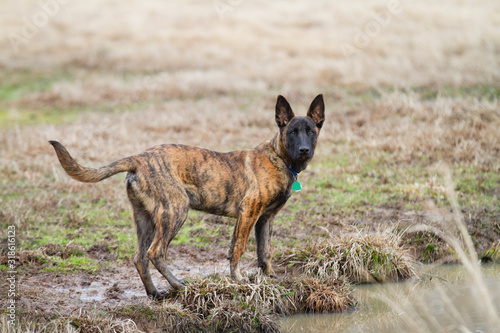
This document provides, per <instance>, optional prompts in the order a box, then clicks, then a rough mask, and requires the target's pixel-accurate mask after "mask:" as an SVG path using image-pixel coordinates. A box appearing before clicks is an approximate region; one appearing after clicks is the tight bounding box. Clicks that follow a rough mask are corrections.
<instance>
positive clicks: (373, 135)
mask: <svg viewBox="0 0 500 333" xmlns="http://www.w3.org/2000/svg"><path fill="white" fill-rule="evenodd" d="M0 9H1V10H0V12H1V13H2V14H1V16H0V22H1V23H2V27H6V28H4V29H1V30H0V48H1V49H2V52H1V53H0V223H1V227H2V234H1V238H0V247H1V250H0V251H1V253H0V254H1V256H0V265H1V266H0V269H1V271H0V272H1V273H0V274H1V275H2V277H3V276H5V277H7V276H9V274H10V273H8V272H9V271H10V269H9V262H8V253H9V251H10V249H9V246H10V245H12V243H11V242H10V241H9V239H11V238H12V237H7V236H8V231H9V230H14V229H15V237H14V238H15V242H14V243H15V246H14V247H15V252H16V257H17V259H16V265H17V268H16V274H15V276H16V283H17V287H16V288H17V289H16V306H17V308H16V310H17V314H18V317H19V318H22V320H21V322H20V323H19V325H21V326H22V327H21V331H23V332H24V331H33V330H35V331H43V330H44V329H45V330H47V331H51V330H53V329H57V330H61V331H63V330H67V329H68V330H69V329H80V330H81V331H92V330H96V331H97V328H96V327H100V328H101V329H102V330H108V331H112V330H118V331H120V330H121V331H130V330H143V331H154V330H158V329H161V328H165V327H170V326H168V325H172V323H171V322H169V320H171V319H169V318H170V317H169V316H167V315H165V313H171V312H172V313H173V312H175V315H176V316H187V317H189V316H190V314H183V313H182V311H181V310H182V309H181V310H179V309H180V305H179V304H180V303H171V304H170V303H168V302H167V303H165V304H157V303H155V302H152V301H150V300H147V298H146V295H145V293H144V291H143V287H142V283H141V281H140V279H139V276H138V274H137V272H136V270H135V267H134V264H133V260H132V258H133V255H134V253H135V244H136V239H135V230H134V226H133V223H132V214H131V210H130V207H129V203H128V200H127V197H126V193H125V188H124V179H125V176H124V175H123V174H121V175H118V176H115V177H113V178H111V179H108V180H106V181H103V182H101V183H98V184H83V183H78V182H76V181H74V180H72V179H70V178H69V177H68V176H67V175H66V174H65V173H64V171H63V170H62V168H61V167H60V165H59V163H58V161H57V158H56V156H55V154H54V151H53V149H52V147H51V146H50V145H49V144H48V141H49V140H58V141H60V142H61V143H63V144H64V145H65V146H66V147H67V148H68V150H69V151H70V152H71V153H72V154H73V156H74V157H75V158H76V159H77V161H79V162H80V163H81V164H83V165H85V166H91V167H98V166H102V165H105V164H108V163H110V162H112V161H115V160H117V159H119V158H121V157H125V156H130V155H133V154H137V153H140V152H141V151H143V150H144V149H146V148H149V147H151V146H154V145H156V144H160V143H184V144H190V145H195V146H202V147H205V148H209V149H213V150H217V151H230V150H235V149H246V148H251V147H254V146H257V145H258V144H259V143H261V142H263V141H265V140H269V139H271V138H272V137H273V135H274V134H275V133H276V131H277V128H276V125H275V122H274V106H275V102H276V96H277V95H279V94H281V95H284V96H285V97H286V98H287V99H288V101H289V102H290V104H291V105H292V108H293V109H294V111H295V113H296V114H301V115H304V114H305V113H306V111H307V107H308V106H309V103H310V102H311V101H312V99H313V98H314V97H315V96H316V95H317V94H319V93H322V94H323V95H324V97H325V104H326V110H327V111H326V122H325V125H324V127H323V130H322V132H321V135H320V137H319V144H318V148H317V151H316V155H315V157H314V159H313V161H312V163H311V164H310V166H309V167H308V169H306V170H305V171H304V172H303V173H301V174H300V176H299V179H300V181H301V183H302V186H303V190H302V191H300V192H296V193H294V194H293V196H292V197H291V199H290V200H289V201H288V203H287V204H286V206H285V207H284V208H283V209H282V211H281V212H280V213H279V214H278V216H277V218H276V220H275V223H274V231H273V246H274V252H275V254H276V260H275V262H276V265H278V262H280V263H282V265H281V266H280V267H279V272H280V274H281V275H284V276H291V275H293V274H292V273H293V272H292V271H293V269H291V268H290V267H291V265H290V262H289V261H286V260H285V259H286V258H289V256H290V255H292V254H294V253H295V254H297V253H298V254H300V255H301V253H302V252H301V251H302V250H301V249H308V248H310V247H311V246H313V245H314V244H318V243H321V242H324V241H328V240H332V239H333V238H335V237H339V238H338V239H341V240H342V239H348V238H349V237H353V235H358V236H359V235H362V236H361V237H369V236H370V235H374V234H385V233H391V234H393V235H394V237H395V238H397V239H398V242H399V243H398V246H401V249H403V251H404V252H405V254H408V255H411V256H412V258H414V260H415V261H417V262H420V263H426V264H427V263H444V262H456V261H457V260H458V259H457V256H456V249H454V248H453V247H452V246H450V245H449V244H448V243H446V242H445V240H444V239H443V237H441V236H440V235H439V232H438V233H437V234H436V233H435V232H434V233H433V232H430V231H429V230H431V229H433V228H434V229H438V230H443V229H447V222H448V221H450V220H453V219H454V218H455V217H456V212H454V211H453V210H452V208H453V207H452V201H450V200H451V199H450V196H452V195H456V196H457V198H458V205H459V206H460V213H461V215H462V216H463V220H464V223H465V225H466V227H467V231H468V233H469V234H470V236H471V238H472V241H473V246H474V250H475V253H477V256H478V257H479V258H482V259H483V261H495V260H497V259H498V258H497V257H498V249H499V248H500V219H499V216H500V176H499V172H500V130H499V128H500V105H499V97H500V56H499V54H500V34H498V26H500V3H499V2H496V1H483V2H481V3H478V2H477V1H472V0H465V1H452V0H446V1H440V2H438V3H437V2H434V1H431V0H424V1H419V2H418V3H412V2H409V1H381V0H369V1H362V0H356V1H336V2H331V1H327V0H317V1H309V2H306V1H296V2H285V1H274V2H272V3H268V2H263V1H257V2H250V1H229V0H228V1H226V0H220V1H214V2H212V1H201V0H192V1H188V2H183V3H182V4H180V2H179V3H175V4H174V3H173V2H162V1H157V0H147V1H139V0H130V1H126V2H119V1H114V0H105V1H102V0H101V1H97V0H89V1H85V2H77V1H56V0H52V1H45V2H43V1H42V2H38V1H28V0H26V1H3V2H1V3H0ZM447 172H449V174H450V175H451V177H450V178H451V181H452V183H453V185H452V186H451V187H450V186H448V185H449V184H447V182H446V181H445V178H446V177H445V175H446V174H447ZM233 225H234V221H232V220H231V219H227V218H222V217H216V216H212V215H209V214H205V213H200V212H195V211H192V212H190V215H189V217H188V221H187V222H186V224H185V225H184V227H183V228H182V229H181V231H180V233H179V234H178V236H177V237H176V239H175V240H174V242H173V244H172V246H171V247H170V250H169V258H168V262H169V266H170V267H171V268H172V270H173V271H174V273H175V274H177V275H178V276H180V277H188V278H189V279H195V277H206V276H207V275H210V274H216V273H219V274H222V275H224V274H226V275H227V274H228V261H227V260H226V256H227V252H228V249H229V245H230V240H231V236H232V230H233ZM422 225H425V226H429V227H430V228H424V227H420V228H419V229H418V230H419V231H416V230H414V227H415V226H422ZM412 227H413V229H412ZM152 271H153V270H152ZM242 271H243V272H244V273H245V272H252V273H255V272H256V255H255V240H254V238H253V236H251V238H250V241H249V244H248V246H247V251H246V253H245V255H244V258H243V267H242ZM153 277H154V279H155V281H156V283H157V284H158V285H159V287H160V288H162V289H166V288H167V284H166V282H165V281H164V280H163V279H162V278H161V277H160V276H159V274H156V273H155V274H153ZM350 282H353V283H356V282H359V281H355V279H354V281H353V280H350ZM362 282H367V281H362ZM262 283H264V284H265V283H267V282H262ZM40 287H42V288H40ZM8 291H9V287H8V283H7V280H6V278H2V281H1V282H0V299H1V300H2V310H0V314H4V315H5V316H3V317H2V318H3V319H2V321H1V323H0V325H3V326H2V327H3V328H4V329H5V327H6V325H7V323H6V321H7V314H8V311H5V310H4V309H6V308H7V305H8V304H7V300H8V299H9V297H8V295H7V294H8ZM4 302H5V303H4ZM169 311H170V312H169ZM103 318H106V320H104V319H103ZM252 320H253V319H252ZM174 324H175V323H174ZM51 325H52V326H51ZM99 325H101V326H99ZM106 325H107V326H106ZM162 325H164V326H162ZM264 326H265V325H264ZM264 326H261V328H262V327H264ZM271 326H272V325H271ZM186 327H187V326H186ZM228 327H229V326H228ZM236 327H238V326H236ZM265 327H267V326H265ZM188 328H189V327H187V328H185V329H186V330H188ZM177 329H178V330H180V331H182V330H183V329H184V328H182V327H177Z"/></svg>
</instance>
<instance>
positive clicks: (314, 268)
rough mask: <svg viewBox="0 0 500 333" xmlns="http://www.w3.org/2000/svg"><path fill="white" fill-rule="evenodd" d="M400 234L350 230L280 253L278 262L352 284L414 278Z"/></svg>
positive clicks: (311, 273) (413, 266) (305, 272)
mask: <svg viewBox="0 0 500 333" xmlns="http://www.w3.org/2000/svg"><path fill="white" fill-rule="evenodd" d="M401 237H402V235H397V234H394V233H393V232H391V231H390V230H389V229H386V230H384V231H381V232H376V233H364V232H360V231H357V232H351V233H346V234H343V235H341V236H334V237H331V238H330V239H329V240H323V241H321V242H316V243H314V244H311V245H309V246H307V247H305V248H299V249H295V250H292V251H289V252H288V253H286V252H285V253H284V254H281V255H280V259H279V262H280V264H282V265H287V266H288V267H293V268H294V269H299V271H300V272H303V273H304V274H306V275H310V276H315V277H321V278H333V279H338V278H340V277H343V276H344V277H345V278H347V279H348V280H349V281H352V282H353V283H368V282H369V283H371V282H394V281H401V280H405V279H408V278H412V277H417V276H418V273H417V269H416V262H415V260H414V259H413V258H412V257H411V256H410V255H409V254H408V249H405V248H404V247H403V246H402V244H401Z"/></svg>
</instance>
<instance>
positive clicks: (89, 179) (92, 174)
mask: <svg viewBox="0 0 500 333" xmlns="http://www.w3.org/2000/svg"><path fill="white" fill-rule="evenodd" d="M49 142H50V144H51V145H52V146H53V147H54V149H55V151H56V154H57V158H59V162H61V165H62V167H63V168H64V170H65V171H66V173H67V174H68V175H69V176H71V178H73V179H76V180H78V181H81V182H85V183H97V182H100V181H101V180H103V179H106V178H108V177H111V176H113V175H115V174H117V173H120V172H125V171H135V168H136V166H135V163H134V159H133V158H131V157H126V158H123V159H121V160H118V161H116V162H113V163H111V164H109V165H106V166H103V167H100V168H98V169H92V168H86V167H83V166H81V165H80V164H78V163H77V162H76V161H75V159H74V158H73V157H71V155H70V154H69V153H68V151H67V150H66V148H64V146H63V145H62V144H60V143H59V142H57V141H49Z"/></svg>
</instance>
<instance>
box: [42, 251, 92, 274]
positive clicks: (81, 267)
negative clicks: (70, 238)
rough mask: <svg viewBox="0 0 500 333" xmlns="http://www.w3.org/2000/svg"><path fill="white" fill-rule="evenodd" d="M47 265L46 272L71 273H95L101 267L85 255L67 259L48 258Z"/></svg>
mask: <svg viewBox="0 0 500 333" xmlns="http://www.w3.org/2000/svg"><path fill="white" fill-rule="evenodd" d="M47 258H48V259H47V263H46V264H45V265H44V266H45V267H44V269H43V270H44V271H46V272H59V273H70V272H78V271H88V272H91V273H95V272H96V271H97V270H98V269H99V267H100V263H99V261H97V260H95V259H91V258H89V257H87V256H84V255H72V256H70V257H69V258H67V259H62V258H59V257H55V256H49V257H47Z"/></svg>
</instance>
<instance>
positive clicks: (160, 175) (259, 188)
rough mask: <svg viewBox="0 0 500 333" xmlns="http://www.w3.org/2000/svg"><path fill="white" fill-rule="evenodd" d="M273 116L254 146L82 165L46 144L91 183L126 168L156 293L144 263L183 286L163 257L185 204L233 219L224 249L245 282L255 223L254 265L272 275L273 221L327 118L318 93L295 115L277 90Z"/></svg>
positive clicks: (164, 149)
mask: <svg viewBox="0 0 500 333" xmlns="http://www.w3.org/2000/svg"><path fill="white" fill-rule="evenodd" d="M275 120H276V124H277V125H278V129H279V131H278V133H277V134H276V135H275V136H274V137H273V138H272V139H271V140H270V141H267V142H264V143H262V144H260V145H259V146H257V147H255V148H253V149H248V150H238V151H232V152H228V153H220V152H215V151H211V150H207V149H203V148H197V147H193V146H187V145H177V144H168V145H158V146H155V147H153V148H150V149H148V150H146V151H144V152H143V153H141V154H138V155H135V156H130V157H126V158H123V159H120V160H118V161H116V162H113V163H111V164H109V165H107V166H103V167H101V168H97V169H93V168H87V167H83V166H81V165H79V164H78V163H77V162H76V161H75V160H74V159H73V157H71V155H70V154H69V153H68V151H67V150H66V148H65V147H64V146H63V145H62V144H60V143H59V142H57V141H50V144H52V146H53V147H54V149H55V151H56V154H57V157H58V159H59V162H60V163H61V165H62V167H63V168H64V170H65V171H66V173H67V174H68V175H69V176H71V177H72V178H74V179H76V180H78V181H81V182H89V183H95V182H99V181H101V180H103V179H106V178H108V177H111V176H113V175H115V174H117V173H120V172H127V177H126V185H127V186H126V187H127V194H128V198H129V200H130V203H131V205H132V209H133V215H134V222H135V227H136V231H137V240H138V242H137V253H136V255H135V258H134V263H135V266H136V268H137V271H138V272H139V275H140V277H141V280H142V282H143V284H144V287H145V289H146V294H147V295H148V296H149V297H151V298H153V299H157V300H161V299H163V298H164V297H165V294H166V293H165V292H160V291H158V290H157V289H156V287H155V285H154V284H153V281H152V279H151V275H150V273H149V262H150V261H151V262H152V263H153V265H154V266H155V267H156V269H158V271H159V272H160V273H161V274H162V275H163V276H164V277H165V279H167V281H168V282H169V283H170V285H171V286H172V287H173V288H175V289H178V290H182V289H184V288H185V285H184V282H183V281H181V280H178V279H177V278H176V277H175V276H174V275H173V274H172V272H171V271H170V270H169V269H168V268H167V265H166V262H165V259H166V255H167V249H168V246H169V244H170V242H171V241H172V239H173V238H174V237H175V235H176V234H177V232H178V231H179V229H180V228H181V227H182V225H183V223H184V221H185V220H186V218H187V214H188V210H189V209H195V210H199V211H204V212H208V213H212V214H216V215H222V216H228V217H232V218H236V219H237V221H236V226H235V228H234V234H233V238H232V242H231V248H230V252H229V260H230V272H231V277H232V279H234V280H236V281H242V278H243V277H242V275H241V272H240V266H239V262H240V258H241V256H242V255H243V253H244V251H245V246H246V244H247V241H248V236H249V235H250V232H251V230H252V229H254V228H255V236H256V242H257V257H258V260H257V261H258V266H259V267H260V268H261V269H262V271H263V273H264V274H266V275H274V271H273V268H272V253H271V252H272V248H271V235H272V221H273V218H274V217H275V216H276V214H277V213H278V212H279V211H280V209H281V208H282V207H283V206H284V205H285V203H286V201H287V200H288V199H289V198H290V196H291V194H292V189H293V190H300V183H299V182H298V180H297V175H298V174H299V173H300V172H301V171H302V170H304V169H305V168H306V167H307V165H308V163H309V161H311V159H312V157H313V155H314V151H315V148H316V143H317V140H318V135H319V132H320V130H321V127H322V126H323V122H324V120H325V105H324V101H323V96H322V95H318V96H317V97H316V98H315V99H314V100H313V101H312V103H311V105H310V107H309V110H308V112H307V116H295V114H294V112H293V111H292V108H291V107H290V104H289V103H288V101H287V100H286V99H285V98H284V97H283V96H281V95H280V96H278V99H277V102H276V108H275Z"/></svg>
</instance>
